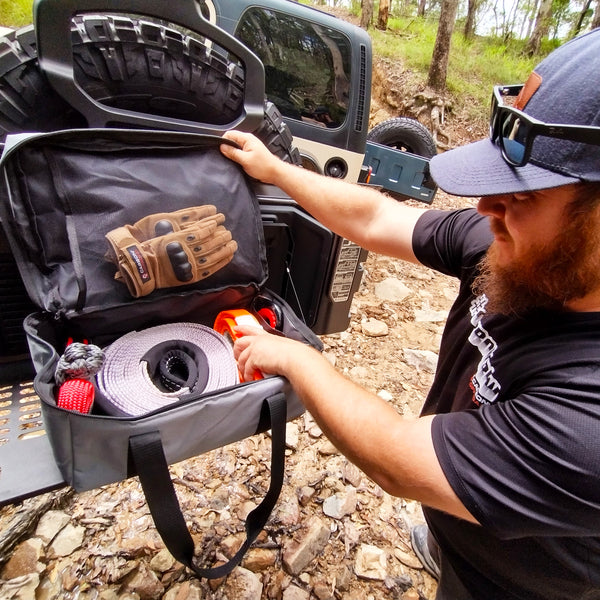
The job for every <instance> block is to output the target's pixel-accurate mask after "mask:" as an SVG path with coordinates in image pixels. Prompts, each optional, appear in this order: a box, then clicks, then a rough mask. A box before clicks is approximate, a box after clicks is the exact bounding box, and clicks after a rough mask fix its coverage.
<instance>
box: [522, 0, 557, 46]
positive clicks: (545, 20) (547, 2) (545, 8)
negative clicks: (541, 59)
mask: <svg viewBox="0 0 600 600" xmlns="http://www.w3.org/2000/svg"><path fill="white" fill-rule="evenodd" d="M551 21H552V0H542V1H541V3H540V7H539V9H538V13H537V17H536V19H535V25H534V26H533V33H532V34H531V37H530V38H529V41H528V42H527V45H526V46H525V50H524V53H525V54H526V55H527V56H533V55H534V54H537V53H538V52H539V51H540V46H541V44H542V40H543V39H544V38H546V37H548V32H549V31H550V24H551Z"/></svg>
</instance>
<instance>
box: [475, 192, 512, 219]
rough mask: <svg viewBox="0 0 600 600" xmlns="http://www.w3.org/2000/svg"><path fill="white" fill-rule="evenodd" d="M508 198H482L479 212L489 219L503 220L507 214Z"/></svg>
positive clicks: (478, 204)
mask: <svg viewBox="0 0 600 600" xmlns="http://www.w3.org/2000/svg"><path fill="white" fill-rule="evenodd" d="M507 198H508V196H504V195H502V196H482V197H481V198H480V199H479V202H478V203H477V212H478V213H480V214H482V215H486V216H489V217H496V218H498V219H501V218H503V217H504V213H505V212H506V200H507Z"/></svg>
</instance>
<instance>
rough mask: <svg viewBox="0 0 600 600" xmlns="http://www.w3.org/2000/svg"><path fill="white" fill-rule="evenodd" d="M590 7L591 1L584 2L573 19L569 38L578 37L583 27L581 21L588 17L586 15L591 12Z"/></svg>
mask: <svg viewBox="0 0 600 600" xmlns="http://www.w3.org/2000/svg"><path fill="white" fill-rule="evenodd" d="M591 6H592V0H585V1H584V3H583V7H582V9H581V11H580V12H579V15H577V19H575V22H574V23H573V27H572V28H571V32H570V34H569V37H572V38H573V37H575V36H576V35H579V33H580V32H581V28H582V27H583V21H584V19H585V18H586V17H587V16H588V14H589V12H590V10H591Z"/></svg>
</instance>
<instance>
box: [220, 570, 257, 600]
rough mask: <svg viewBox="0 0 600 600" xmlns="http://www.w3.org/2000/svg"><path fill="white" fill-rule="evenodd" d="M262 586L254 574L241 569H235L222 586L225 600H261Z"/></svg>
mask: <svg viewBox="0 0 600 600" xmlns="http://www.w3.org/2000/svg"><path fill="white" fill-rule="evenodd" d="M262 589H263V585H262V583H261V581H260V579H259V578H258V576H257V575H256V574H254V573H253V572H252V571H249V570H248V569H244V568H243V567H236V568H235V569H234V570H233V571H232V572H231V575H229V577H227V579H226V580H225V583H224V584H223V595H224V598H226V599H227V600H261V597H262Z"/></svg>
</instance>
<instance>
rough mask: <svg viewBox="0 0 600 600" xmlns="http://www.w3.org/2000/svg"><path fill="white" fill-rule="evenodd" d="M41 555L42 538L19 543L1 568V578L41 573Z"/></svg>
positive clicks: (42, 566) (42, 568)
mask: <svg viewBox="0 0 600 600" xmlns="http://www.w3.org/2000/svg"><path fill="white" fill-rule="evenodd" d="M41 556H42V540H41V539H40V538H31V539H29V540H25V541H24V542H23V543H21V544H19V545H18V546H17V547H16V549H15V550H14V552H13V554H12V556H11V557H10V559H9V561H8V562H7V563H6V565H4V569H2V579H15V578H17V577H22V576H24V575H29V574H30V573H41V572H42V571H43V570H44V568H45V567H44V565H43V564H42V563H41V562H40V557H41Z"/></svg>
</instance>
